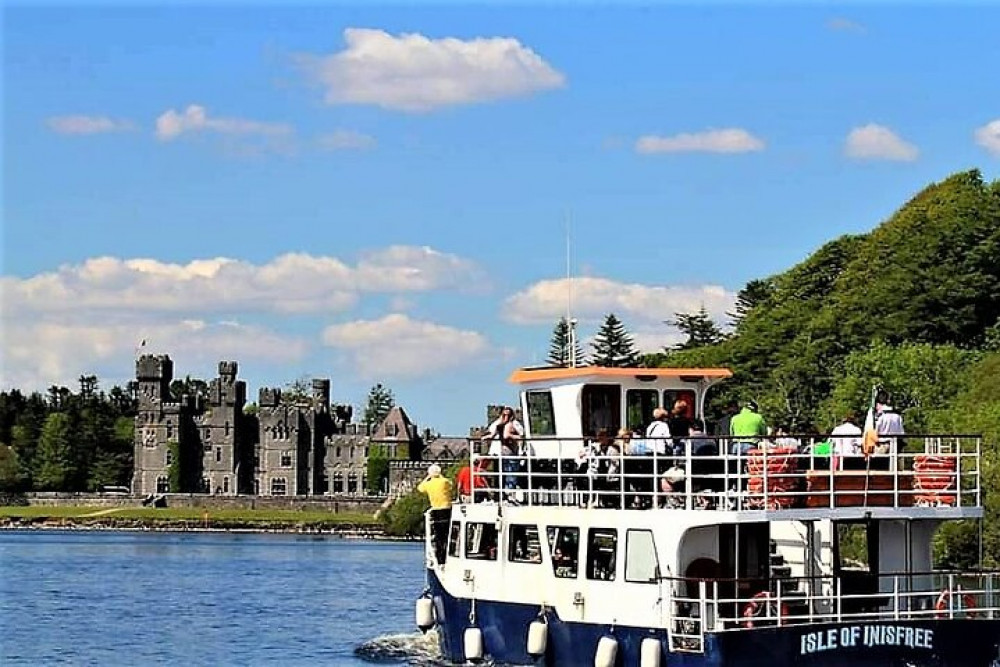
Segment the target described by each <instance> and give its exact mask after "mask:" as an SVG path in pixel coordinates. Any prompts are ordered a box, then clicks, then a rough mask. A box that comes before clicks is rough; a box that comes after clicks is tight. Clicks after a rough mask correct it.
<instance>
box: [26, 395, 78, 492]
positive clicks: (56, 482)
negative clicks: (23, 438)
mask: <svg viewBox="0 0 1000 667" xmlns="http://www.w3.org/2000/svg"><path fill="white" fill-rule="evenodd" d="M70 429H71V423H70V419H69V416H67V415H66V414H65V413H62V412H53V413H52V414H50V415H49V416H48V418H47V419H46V420H45V425H44V426H43V427H42V435H41V437H40V438H39V440H38V452H37V453H36V455H35V475H34V481H35V488H36V489H38V490H41V491H66V490H68V488H69V482H70V480H71V479H72V478H73V476H74V475H75V474H76V472H77V471H76V468H75V467H74V465H73V451H72V446H71V443H70V438H71V437H72V433H71V430H70Z"/></svg>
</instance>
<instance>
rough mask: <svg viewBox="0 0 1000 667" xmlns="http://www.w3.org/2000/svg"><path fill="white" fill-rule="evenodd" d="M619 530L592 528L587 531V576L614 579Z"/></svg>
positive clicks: (607, 579) (597, 578)
mask: <svg viewBox="0 0 1000 667" xmlns="http://www.w3.org/2000/svg"><path fill="white" fill-rule="evenodd" d="M617 548H618V531H617V530H614V529H613V528H591V529H590V532H589V533H587V578H588V579H595V580H597V581H614V580H615V565H616V563H617V559H616V558H615V556H616V551H617Z"/></svg>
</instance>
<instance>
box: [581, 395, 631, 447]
mask: <svg viewBox="0 0 1000 667" xmlns="http://www.w3.org/2000/svg"><path fill="white" fill-rule="evenodd" d="M621 396H622V388H621V387H619V386H618V385H616V384H588V385H584V387H583V391H582V392H581V395H580V402H581V408H582V409H581V413H580V416H581V418H582V420H583V423H582V424H581V426H582V428H583V435H585V436H589V437H594V436H595V435H597V432H598V431H600V430H601V429H607V430H608V432H609V433H611V434H612V435H614V434H615V433H617V432H618V429H619V427H621V423H622V416H621Z"/></svg>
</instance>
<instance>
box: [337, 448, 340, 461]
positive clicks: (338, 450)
mask: <svg viewBox="0 0 1000 667" xmlns="http://www.w3.org/2000/svg"><path fill="white" fill-rule="evenodd" d="M337 458H338V459H339V458H340V447H337Z"/></svg>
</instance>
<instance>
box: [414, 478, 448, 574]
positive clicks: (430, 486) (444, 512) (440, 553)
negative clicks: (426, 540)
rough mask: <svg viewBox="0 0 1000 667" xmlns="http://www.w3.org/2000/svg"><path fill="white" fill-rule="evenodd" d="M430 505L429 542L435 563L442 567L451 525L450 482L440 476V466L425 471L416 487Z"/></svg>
mask: <svg viewBox="0 0 1000 667" xmlns="http://www.w3.org/2000/svg"><path fill="white" fill-rule="evenodd" d="M417 491H420V492H421V493H426V494H427V498H428V500H430V503H431V516H430V519H431V541H432V542H433V544H434V555H435V557H436V558H437V562H438V563H439V564H441V565H444V560H445V558H446V556H447V553H448V525H449V524H450V523H451V495H452V485H451V480H450V479H448V478H447V477H444V476H442V475H441V466H439V465H437V464H434V465H432V466H431V467H430V468H428V469H427V476H426V477H424V479H423V481H422V482H420V484H418V485H417Z"/></svg>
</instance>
